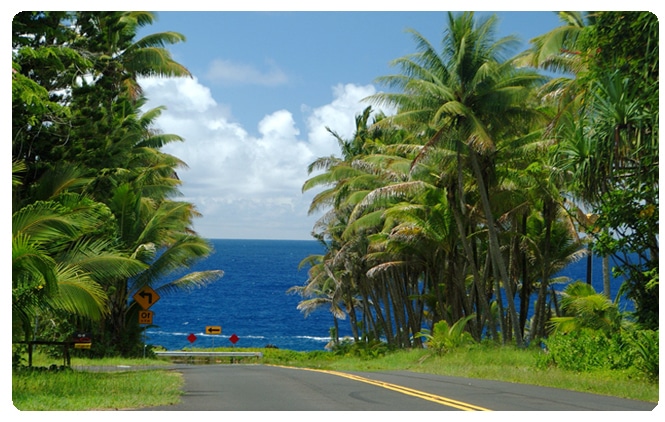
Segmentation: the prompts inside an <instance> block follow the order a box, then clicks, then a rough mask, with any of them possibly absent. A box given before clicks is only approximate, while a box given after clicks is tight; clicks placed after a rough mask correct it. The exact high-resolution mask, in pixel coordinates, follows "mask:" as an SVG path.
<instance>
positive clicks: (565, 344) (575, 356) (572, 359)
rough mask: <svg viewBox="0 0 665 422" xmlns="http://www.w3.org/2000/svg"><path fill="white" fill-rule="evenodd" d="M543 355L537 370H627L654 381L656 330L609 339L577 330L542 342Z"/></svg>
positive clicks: (591, 331)
mask: <svg viewBox="0 0 665 422" xmlns="http://www.w3.org/2000/svg"><path fill="white" fill-rule="evenodd" d="M543 343H544V344H545V346H546V353H545V354H543V355H541V357H540V359H539V360H538V364H537V365H538V367H539V368H546V367H549V366H557V367H559V368H561V369H566V370H570V371H579V372H588V371H597V370H628V371H629V372H633V373H635V374H636V375H641V376H643V377H645V378H647V379H649V380H657V379H658V361H659V357H658V331H645V330H642V331H622V332H619V333H614V334H612V335H610V336H608V335H606V334H605V333H603V332H601V331H598V330H591V329H588V328H586V329H580V330H576V331H572V332H569V333H563V334H562V333H559V334H554V335H553V336H551V337H549V338H548V339H545V340H543Z"/></svg>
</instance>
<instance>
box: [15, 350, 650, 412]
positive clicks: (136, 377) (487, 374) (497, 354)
mask: <svg viewBox="0 0 665 422" xmlns="http://www.w3.org/2000/svg"><path fill="white" fill-rule="evenodd" d="M214 350H217V351H229V350H238V349H237V348H236V349H230V348H215V349H214ZM242 350H248V351H261V352H263V358H262V360H261V362H262V363H264V364H273V365H285V366H296V367H308V368H318V369H328V370H338V371H367V372H371V371H391V370H408V371H414V372H422V373H430V374H438V375H449V376H459V377H469V378H476V379H491V380H497V381H507V382H514V383H523V384H531V385H540V386H546V387H554V388H562V389H567V390H573V391H582V392H588V393H595V394H602V395H608V396H614V397H622V398H628V399H634V400H642V401H648V402H652V403H657V402H658V399H659V397H658V383H657V382H655V383H654V382H649V381H647V380H645V379H642V378H640V377H639V376H638V375H637V374H635V373H632V372H628V371H602V372H600V371H596V372H583V373H578V372H571V371H565V370H561V369H558V368H555V367H550V368H543V369H539V368H538V365H537V362H538V356H539V353H542V352H541V351H540V350H538V349H526V350H525V349H517V348H514V347H509V346H503V347H498V346H493V345H473V346H469V347H465V348H462V349H459V350H455V351H453V352H450V353H447V354H444V355H442V356H437V355H434V354H431V353H430V352H428V351H426V350H420V349H419V350H403V351H397V352H392V353H387V354H385V355H379V356H375V357H372V358H368V357H367V354H363V353H360V354H358V353H356V354H355V355H353V354H349V355H346V356H340V355H337V354H334V353H331V352H295V351H291V350H281V349H250V348H248V349H242ZM37 362H42V363H39V364H38V363H37ZM224 362H227V361H224ZM224 362H223V363H224ZM255 362H256V359H254V358H249V359H247V361H246V363H255ZM51 363H56V364H62V362H57V361H54V362H51V361H50V360H49V359H48V358H44V357H43V356H41V357H38V356H35V359H34V361H33V364H34V365H37V366H39V365H43V366H49V365H50V364H51ZM71 363H72V366H84V365H95V366H97V365H129V366H145V365H163V366H165V367H168V361H167V360H166V359H158V360H151V359H138V360H137V359H132V360H128V359H104V360H92V359H82V358H72V362H71ZM182 386H183V379H182V377H181V376H180V375H179V374H178V373H176V372H173V371H160V370H144V371H132V372H122V373H99V372H79V371H56V372H52V371H32V372H20V373H13V375H12V399H13V402H14V406H15V407H16V408H17V409H20V410H102V409H135V408H139V407H148V406H159V405H168V404H173V403H176V402H177V401H178V400H179V397H180V394H181V388H182Z"/></svg>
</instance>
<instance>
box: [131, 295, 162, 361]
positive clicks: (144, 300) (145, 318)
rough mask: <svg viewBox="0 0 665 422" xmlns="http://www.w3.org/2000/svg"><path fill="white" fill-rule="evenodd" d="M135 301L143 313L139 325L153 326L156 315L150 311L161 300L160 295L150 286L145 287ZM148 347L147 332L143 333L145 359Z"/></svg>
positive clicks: (135, 296)
mask: <svg viewBox="0 0 665 422" xmlns="http://www.w3.org/2000/svg"><path fill="white" fill-rule="evenodd" d="M134 300H135V301H136V303H138V304H139V305H140V306H141V308H143V310H142V311H140V312H139V324H147V325H152V317H153V315H154V314H155V313H154V312H152V311H149V310H148V308H150V307H151V306H152V305H154V304H155V303H157V301H158V300H159V295H158V294H157V292H156V291H154V290H153V289H152V288H151V287H150V286H143V287H142V288H141V290H139V291H138V292H136V293H135V294H134ZM146 347H147V344H146V341H145V330H144V331H143V357H145V349H146Z"/></svg>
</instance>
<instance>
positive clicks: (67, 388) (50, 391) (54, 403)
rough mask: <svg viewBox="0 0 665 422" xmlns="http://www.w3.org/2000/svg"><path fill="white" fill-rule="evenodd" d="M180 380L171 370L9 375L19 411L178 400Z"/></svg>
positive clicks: (135, 405)
mask: <svg viewBox="0 0 665 422" xmlns="http://www.w3.org/2000/svg"><path fill="white" fill-rule="evenodd" d="M183 383H184V380H183V378H182V375H181V374H179V373H177V372H172V371H136V372H118V373H113V372H79V371H57V372H51V371H31V372H25V373H21V374H16V373H14V374H12V401H13V403H14V407H16V408H17V409H19V410H110V409H116V410H117V409H125V410H130V409H137V408H141V407H147V406H158V405H166V404H174V403H177V402H178V400H179V399H180V395H181V389H182V386H183Z"/></svg>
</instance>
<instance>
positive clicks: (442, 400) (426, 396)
mask: <svg viewBox="0 0 665 422" xmlns="http://www.w3.org/2000/svg"><path fill="white" fill-rule="evenodd" d="M276 366H277V365H276ZM288 368H289V369H302V370H305V371H313V372H324V373H326V374H331V375H337V376H339V377H344V378H349V379H352V380H355V381H360V382H364V383H367V384H371V385H376V386H378V387H383V388H386V389H388V390H393V391H397V392H398V393H402V394H407V395H409V396H413V397H418V398H420V399H423V400H429V401H431V402H434V403H438V404H440V405H443V406H449V407H453V408H455V409H459V410H466V411H477V410H480V411H489V410H490V409H486V408H484V407H480V406H476V405H473V404H470V403H465V402H461V401H457V400H453V399H449V398H447V397H442V396H437V395H436V394H431V393H426V392H424V391H420V390H414V389H413V388H408V387H404V386H401V385H396V384H391V383H389V382H383V381H377V380H373V379H369V378H365V377H361V376H358V375H353V374H347V373H344V372H337V371H328V370H323V369H311V368H296V367H291V366H289V367H288Z"/></svg>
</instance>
